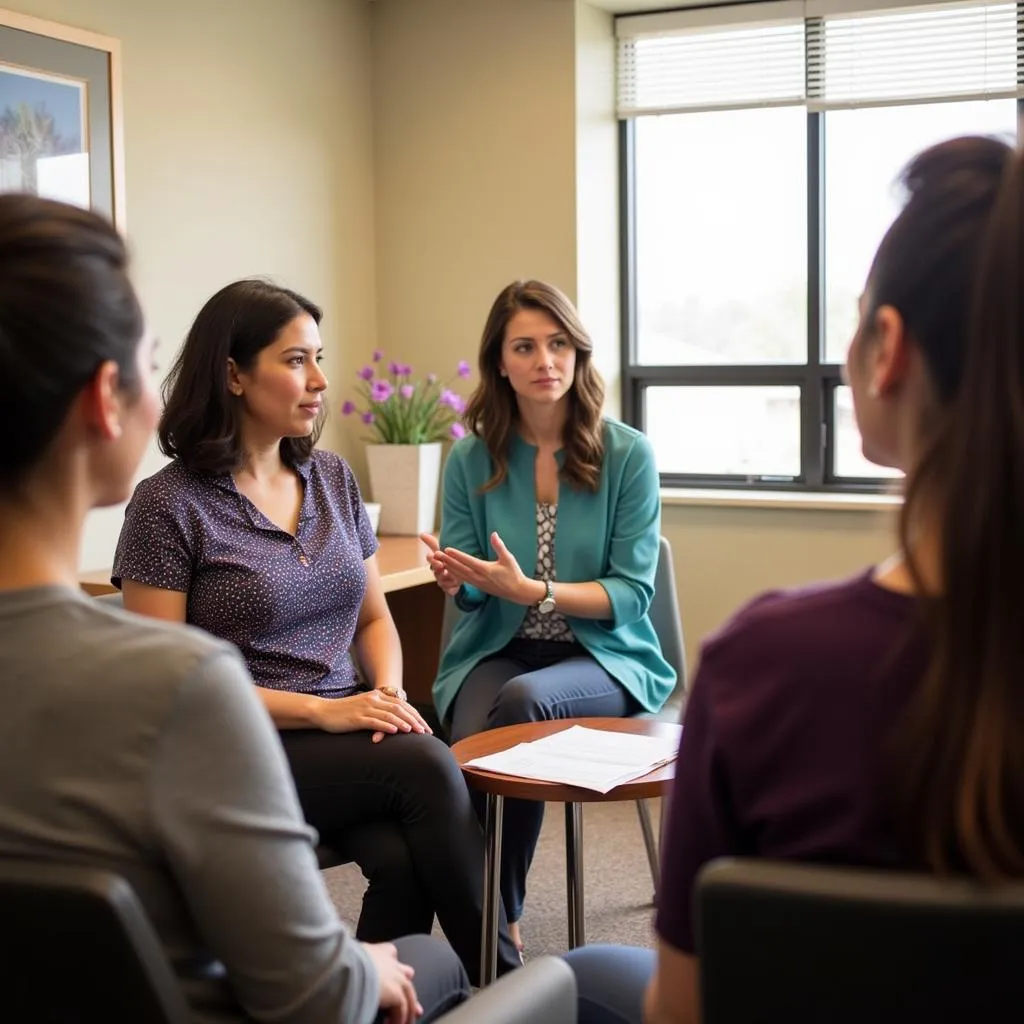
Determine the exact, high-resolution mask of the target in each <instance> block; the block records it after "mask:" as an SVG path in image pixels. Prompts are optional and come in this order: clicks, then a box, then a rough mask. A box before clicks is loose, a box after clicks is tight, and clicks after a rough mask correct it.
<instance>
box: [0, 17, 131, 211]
mask: <svg viewBox="0 0 1024 1024" xmlns="http://www.w3.org/2000/svg"><path fill="white" fill-rule="evenodd" d="M0 192H33V193H35V194H37V195H42V196H48V197H50V198H52V199H61V200H63V201H65V202H69V203H75V204H77V205H79V206H84V207H86V208H89V209H93V210H96V211H97V212H99V213H104V214H106V215H107V216H108V217H110V218H111V220H113V222H114V223H115V224H116V225H117V226H118V228H120V229H121V230H122V231H123V230H124V227H125V224H124V213H125V210H124V140H123V132H122V117H121V52H120V43H119V41H118V40H116V39H111V38H110V37H108V36H101V35H97V34H96V33H94V32H87V31H85V30H83V29H77V28H72V27H70V26H68V25H59V24H57V23H56V22H52V21H43V20H41V19H39V18H33V17H30V16H28V15H25V14H19V13H17V12H15V11H8V10H3V9H0Z"/></svg>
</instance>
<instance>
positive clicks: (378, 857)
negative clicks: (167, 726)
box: [281, 729, 520, 984]
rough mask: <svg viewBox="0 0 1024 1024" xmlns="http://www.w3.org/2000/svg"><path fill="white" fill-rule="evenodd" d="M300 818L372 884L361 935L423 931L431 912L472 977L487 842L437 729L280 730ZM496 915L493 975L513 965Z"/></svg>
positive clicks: (390, 936)
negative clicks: (378, 737) (378, 734)
mask: <svg viewBox="0 0 1024 1024" xmlns="http://www.w3.org/2000/svg"><path fill="white" fill-rule="evenodd" d="M281 741H282V742H283V744H284V749H285V753H286V754H287V756H288V761H289V762H290V764H291V769H292V776H293V778H294V779H295V786H296V788H297V790H298V793H299V800H300V802H301V804H302V810H303V813H304V814H305V816H306V820H307V821H308V822H309V824H310V825H312V826H313V827H314V828H315V829H316V830H317V831H318V832H319V833H320V839H321V841H322V842H324V843H327V844H328V845H330V846H332V847H333V848H334V849H336V850H337V851H338V853H339V854H341V855H342V856H344V857H347V858H349V859H351V860H354V861H355V862H356V863H357V864H358V865H359V867H360V869H361V870H362V872H363V874H364V875H365V876H366V879H367V881H368V882H369V887H368V889H367V891H366V895H365V897H364V898H363V908H362V912H361V914H360V916H359V924H358V926H357V928H356V935H357V936H358V937H359V938H360V939H362V940H363V941H364V942H387V941H393V940H394V939H395V938H396V937H398V936H401V935H410V934H417V933H429V932H430V929H431V927H432V925H433V921H434V915H435V914H436V915H437V919H438V921H439V922H440V924H441V927H442V929H444V933H445V935H446V937H447V938H448V941H449V942H450V943H451V944H452V947H453V949H454V950H455V952H456V953H457V954H458V955H459V958H460V959H461V960H462V963H463V965H464V966H465V968H466V972H467V973H468V975H469V977H470V979H471V980H472V981H473V983H474V984H479V975H480V930H481V927H482V918H483V912H482V911H483V874H484V842H483V834H482V833H481V831H480V826H479V823H478V822H477V818H476V815H475V814H474V811H473V807H472V805H471V803H470V800H469V793H468V791H467V790H466V784H465V782H464V781H463V779H462V773H461V772H460V771H459V767H458V765H457V764H456V763H455V759H454V758H453V757H452V755H451V751H450V750H449V749H448V748H447V746H445V744H444V743H442V742H441V740H439V739H437V738H436V737H434V736H420V735H416V734H413V733H402V734H399V735H395V736H387V737H385V739H384V740H382V741H381V742H380V743H372V742H371V741H370V733H369V732H353V733H342V734H333V733H327V732H320V731H318V730H309V729H301V730H285V731H283V732H282V733H281ZM519 964H520V960H519V955H518V953H517V952H516V949H515V945H514V944H513V942H512V940H511V939H510V938H509V935H508V925H507V922H506V918H505V911H504V908H502V910H501V914H500V932H499V941H498V973H499V974H501V973H504V972H506V971H509V970H511V969H512V968H514V967H517V966H519Z"/></svg>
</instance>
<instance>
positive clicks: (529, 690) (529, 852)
mask: <svg viewBox="0 0 1024 1024" xmlns="http://www.w3.org/2000/svg"><path fill="white" fill-rule="evenodd" d="M637 710H639V706H638V705H637V703H636V701H635V700H634V699H633V698H632V697H631V696H630V695H629V694H628V693H627V692H626V691H625V690H624V689H623V688H622V686H621V685H620V684H619V683H618V682H616V681H615V680H614V679H612V677H611V676H610V675H608V673H607V672H605V670H604V669H603V668H601V666H600V665H599V664H598V663H597V662H596V661H595V660H594V659H593V658H592V657H591V656H590V655H589V654H588V653H587V652H586V650H585V649H584V648H583V647H582V646H580V645H579V644H575V643H564V642H561V641H553V640H527V639H523V638H516V639H514V640H512V641H511V642H510V643H509V644H508V645H507V646H506V647H504V648H503V649H502V650H501V651H499V652H498V653H497V654H495V655H494V656H493V657H490V658H487V659H486V660H484V661H482V662H480V664H479V665H477V666H476V668H474V669H473V671H472V672H470V673H469V675H468V676H467V677H466V681H465V682H464V683H463V684H462V688H461V689H460V690H459V693H458V696H457V697H456V698H455V703H454V704H453V706H452V713H451V723H450V727H449V733H450V735H451V740H452V742H453V743H457V742H458V741H459V740H462V739H465V738H466V737H467V736H473V735H475V734H476V733H478V732H484V731H485V730H487V729H497V728H499V727H500V726H503V725H519V724H521V723H523V722H542V721H546V720H549V719H554V718H580V717H586V716H590V717H600V718H624V717H626V716H627V715H632V714H634V713H635V712H636V711H637ZM470 795H471V796H472V798H473V804H474V806H475V807H476V810H477V814H478V815H479V816H480V820H481V821H482V820H483V815H484V808H485V797H484V796H483V794H481V793H478V792H476V791H475V790H473V791H471V794H470ZM543 821H544V804H543V803H540V802H539V801H536V800H506V801H505V817H504V819H503V822H502V845H501V896H502V900H503V902H504V904H505V911H506V912H507V914H508V919H509V921H518V920H519V918H520V917H521V916H522V913H523V903H524V901H525V899H526V875H527V872H528V871H529V870H530V863H531V861H532V860H533V853H534V850H535V849H536V847H537V837H538V836H539V835H540V827H541V824H542V823H543Z"/></svg>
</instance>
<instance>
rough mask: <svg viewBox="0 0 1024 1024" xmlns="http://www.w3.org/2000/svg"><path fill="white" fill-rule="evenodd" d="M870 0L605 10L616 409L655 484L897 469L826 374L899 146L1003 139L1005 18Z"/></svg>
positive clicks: (1018, 68) (780, 480) (851, 486)
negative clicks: (611, 71) (649, 449)
mask: <svg viewBox="0 0 1024 1024" xmlns="http://www.w3.org/2000/svg"><path fill="white" fill-rule="evenodd" d="M885 2H886V0H806V2H802V0H801V2H792V0H784V2H778V3H758V4H750V5H740V6H731V7H723V8H718V9H715V8H705V9H700V10H690V11H676V12H670V13H666V14H659V15H641V16H635V17H624V18H620V19H618V21H617V33H618V35H619V66H618V93H619V116H620V120H621V125H622V127H621V139H622V159H623V227H624V230H623V237H624V240H625V245H624V261H623V293H624V302H623V309H624V331H623V336H624V353H623V356H624V358H623V367H624V373H623V382H624V394H623V408H624V410H625V411H626V415H627V418H628V419H629V420H630V421H631V422H633V423H634V424H636V425H637V426H639V427H641V428H642V429H644V430H646V432H647V433H648V435H649V436H650V438H651V442H652V444H653V446H654V449H655V453H656V456H657V459H658V466H659V470H660V471H661V474H662V480H663V482H664V483H665V484H668V485H702V484H706V485H710V486H716V487H723V486H726V487H727V486H742V487H766V488H779V487H782V488H811V489H817V490H874V489H878V488H881V487H884V486H887V483H888V480H889V479H891V478H892V477H893V476H896V475H898V474H896V473H894V472H893V471H891V470H887V469H883V468H881V467H879V466H876V465H873V464H871V463H870V462H868V460H867V459H865V457H864V455H863V454H862V452H861V449H860V438H859V435H858V433H857V428H856V423H855V420H854V415H853V404H852V397H851V394H850V391H849V389H848V388H847V387H845V386H844V385H843V382H842V361H843V359H844V357H845V352H846V347H847V345H848V343H849V340H850V337H851V336H852V334H853V331H854V329H855V327H856V323H857V300H858V297H859V295H860V292H861V290H862V288H863V285H864V280H865V277H866V274H867V271H868V266H869V263H870V260H871V257H872V255H873V254H874V251H875V249H876V248H877V245H878V242H879V241H880V239H881V237H882V234H883V233H884V231H885V229H886V228H887V227H888V225H889V223H890V222H891V221H892V218H893V217H894V216H895V214H896V212H897V211H898V209H899V207H900V198H901V197H900V196H899V194H898V192H897V190H896V187H895V186H896V179H897V176H898V174H899V172H900V170H901V169H902V167H903V166H904V165H905V164H906V162H907V160H909V159H910V158H911V157H912V156H913V155H914V154H915V153H917V152H919V151H920V150H922V149H924V148H925V147H927V146H929V145H931V144H932V143H935V142H938V141H941V140H942V139H945V138H950V137H952V136H955V135H962V134H968V133H971V134H975V133H989V134H1001V135H1005V136H1014V135H1015V134H1016V123H1017V116H1018V98H1017V97H1018V96H1020V95H1024V88H1022V83H1024V60H1022V59H1021V56H1020V54H1019V52H1018V47H1019V46H1020V45H1024V43H1021V42H1019V40H1021V41H1024V17H1021V16H1020V15H1019V13H1018V9H1017V6H1016V5H1015V4H1006V3H1003V4H977V3H963V2H960V3H952V4H943V5H926V4H922V5H920V6H917V7H914V6H913V0H910V3H909V4H908V3H907V0H901V4H902V6H901V9H899V10H892V11H885V10H867V9H866V8H868V7H882V6H884V4H885ZM843 4H849V5H850V6H851V7H852V5H854V4H856V5H857V9H855V10H854V9H851V10H849V11H847V12H844V11H843V9H842V5H843ZM837 8H838V9H837ZM1022 9H1024V7H1022ZM755 18H756V21H754V20H753V19H755ZM1018 23H1019V25H1020V31H1019V32H1018Z"/></svg>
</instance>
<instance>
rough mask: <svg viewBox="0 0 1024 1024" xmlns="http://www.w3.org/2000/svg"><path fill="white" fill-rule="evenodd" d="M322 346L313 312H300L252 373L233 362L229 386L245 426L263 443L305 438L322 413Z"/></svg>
mask: <svg viewBox="0 0 1024 1024" xmlns="http://www.w3.org/2000/svg"><path fill="white" fill-rule="evenodd" d="M322 353H323V342H322V341H321V340H320V329H319V328H318V327H317V325H316V321H315V320H314V319H313V318H312V317H311V316H310V315H309V314H308V313H300V314H299V315H298V316H297V317H295V318H294V319H293V320H290V321H289V322H288V323H287V324H285V326H284V327H283V328H281V330H280V331H279V332H278V334H277V337H276V338H275V339H274V340H273V341H272V342H271V343H270V344H269V345H267V347H266V348H264V349H262V350H261V351H260V353H259V355H258V356H257V357H256V359H255V361H254V363H253V365H252V366H251V367H250V368H249V369H248V370H240V369H238V368H237V367H236V366H235V364H234V360H229V361H228V363H229V366H228V382H229V383H228V386H229V388H230V389H231V392H232V394H234V395H236V396H237V397H238V398H239V399H240V400H241V402H242V406H243V409H244V421H243V422H244V427H243V429H246V430H247V431H249V432H250V433H255V434H256V435H258V436H259V437H260V438H261V439H266V440H269V441H273V440H279V439H281V438H283V437H306V436H308V435H309V434H311V433H312V432H313V428H314V426H315V425H316V421H317V418H318V417H319V415H320V412H321V409H322V405H323V403H322V396H323V393H324V391H326V390H327V378H326V377H325V376H324V374H323V371H322V370H321V369H320V359H321V357H322Z"/></svg>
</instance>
